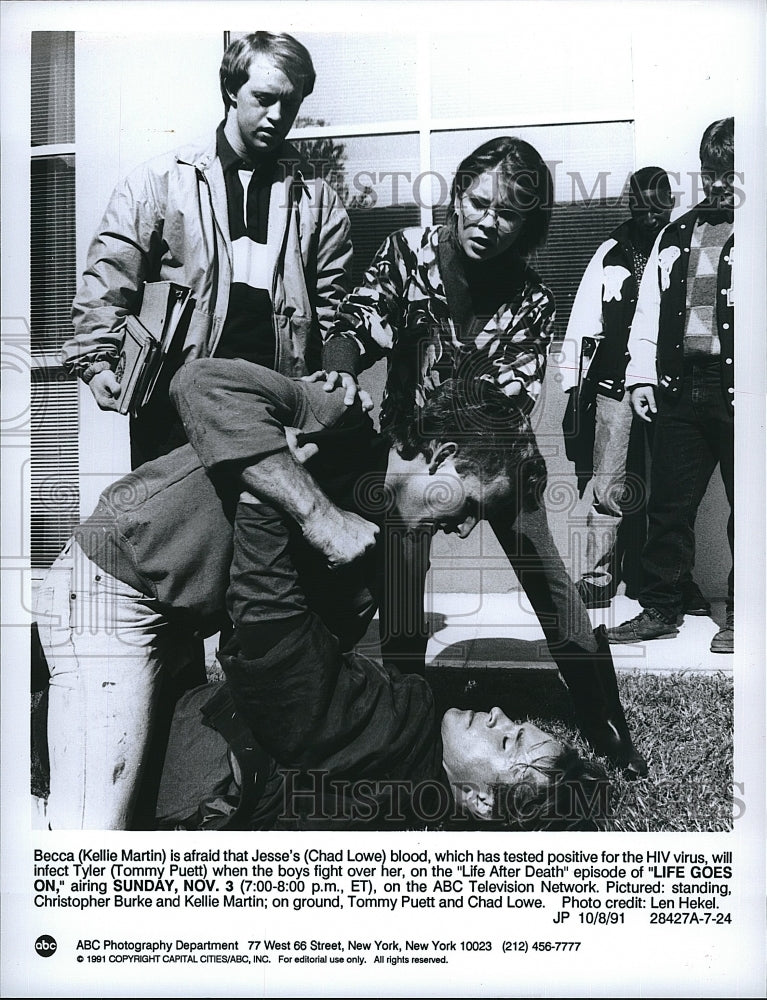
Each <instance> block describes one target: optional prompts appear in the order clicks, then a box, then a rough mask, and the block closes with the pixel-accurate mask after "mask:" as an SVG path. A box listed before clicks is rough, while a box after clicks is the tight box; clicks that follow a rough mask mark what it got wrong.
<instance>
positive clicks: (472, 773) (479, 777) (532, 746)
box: [442, 708, 563, 816]
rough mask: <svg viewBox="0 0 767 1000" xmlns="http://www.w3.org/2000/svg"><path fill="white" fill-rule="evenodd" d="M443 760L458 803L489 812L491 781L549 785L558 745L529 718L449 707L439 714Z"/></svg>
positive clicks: (478, 810)
mask: <svg viewBox="0 0 767 1000" xmlns="http://www.w3.org/2000/svg"><path fill="white" fill-rule="evenodd" d="M442 746H443V751H442V759H443V762H444V765H445V771H446V772H447V775H448V778H449V779H450V782H451V784H452V785H453V787H454V789H455V790H456V798H457V800H458V802H459V804H461V805H463V806H464V807H466V808H468V809H469V810H470V811H471V812H473V813H474V814H475V815H478V816H483V815H489V813H490V811H491V808H492V802H493V799H492V786H494V785H496V784H506V785H518V784H522V783H526V784H528V785H529V786H530V787H531V788H537V787H538V786H540V785H543V784H548V782H549V781H550V778H549V775H548V774H547V773H546V768H550V767H551V766H552V765H553V763H554V761H555V760H556V759H557V758H558V757H559V756H560V754H561V753H562V751H563V747H562V744H561V743H559V742H558V741H557V740H555V739H554V737H553V736H551V735H550V734H549V733H545V732H544V731H543V730H542V729H538V728H537V727H536V726H534V725H533V724H532V723H530V722H524V723H518V722H512V721H511V719H509V717H508V716H507V715H505V714H504V713H503V712H502V711H501V710H500V708H492V709H491V710H490V711H489V712H470V711H460V710H459V709H457V708H451V709H450V710H449V711H448V712H446V713H445V715H444V717H443V719H442Z"/></svg>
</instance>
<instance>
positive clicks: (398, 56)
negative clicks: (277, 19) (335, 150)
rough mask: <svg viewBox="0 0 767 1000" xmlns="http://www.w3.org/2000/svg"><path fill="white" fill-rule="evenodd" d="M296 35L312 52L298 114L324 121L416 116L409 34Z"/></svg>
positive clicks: (413, 45)
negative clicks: (311, 80)
mask: <svg viewBox="0 0 767 1000" xmlns="http://www.w3.org/2000/svg"><path fill="white" fill-rule="evenodd" d="M298 40H299V41H300V42H301V43H302V44H303V45H305V46H306V47H307V49H308V50H309V52H310V53H311V56H312V62H313V63H314V68H315V70H316V71H317V84H316V86H315V88H314V93H313V94H310V95H309V97H307V99H306V100H305V101H304V103H303V105H302V106H301V115H302V116H307V117H309V118H320V119H322V120H323V121H324V122H325V123H326V124H327V125H346V124H347V123H348V124H352V123H354V122H385V121H401V120H402V119H408V120H410V119H414V118H415V116H416V107H417V105H416V42H415V39H414V38H412V37H409V38H403V37H402V36H400V35H357V34H350V35H339V34H332V35H320V34H301V36H300V37H299V39H298ZM296 124H297V125H299V126H300V124H301V122H300V121H299V122H297V123H296Z"/></svg>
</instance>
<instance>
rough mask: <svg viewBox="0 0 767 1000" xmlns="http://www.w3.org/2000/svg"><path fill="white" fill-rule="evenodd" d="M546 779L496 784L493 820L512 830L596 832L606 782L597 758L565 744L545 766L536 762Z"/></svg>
mask: <svg viewBox="0 0 767 1000" xmlns="http://www.w3.org/2000/svg"><path fill="white" fill-rule="evenodd" d="M536 771H537V772H538V773H539V774H544V775H546V777H548V779H549V780H548V781H547V782H540V781H533V780H530V781H525V780H524V779H523V780H521V781H519V780H517V781H514V782H509V783H502V782H499V783H498V784H496V785H494V786H493V790H494V792H495V800H494V808H493V818H494V819H495V821H496V822H498V823H500V824H501V825H502V826H504V827H505V828H506V829H510V830H520V831H523V830H598V829H600V827H601V826H602V824H603V822H604V819H605V818H606V816H607V815H608V813H609V804H610V783H609V781H608V780H607V772H606V771H605V770H604V768H603V767H602V766H601V764H598V763H597V762H596V761H593V760H586V759H585V758H584V757H581V756H580V755H579V754H578V751H577V750H575V748H574V747H571V746H565V747H564V749H563V751H562V753H561V754H560V755H559V757H557V758H556V759H555V760H554V761H553V762H552V763H551V765H549V766H548V767H541V766H536Z"/></svg>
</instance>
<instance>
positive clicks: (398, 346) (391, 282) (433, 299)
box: [323, 226, 555, 426]
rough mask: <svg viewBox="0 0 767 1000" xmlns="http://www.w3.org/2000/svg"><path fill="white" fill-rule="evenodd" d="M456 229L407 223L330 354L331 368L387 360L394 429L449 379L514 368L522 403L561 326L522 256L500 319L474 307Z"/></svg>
mask: <svg viewBox="0 0 767 1000" xmlns="http://www.w3.org/2000/svg"><path fill="white" fill-rule="evenodd" d="M450 239H451V236H450V227H449V226H434V227H429V228H426V229H420V228H411V229H403V230H400V231H399V232H396V233H393V234H392V235H391V236H389V237H388V238H387V239H386V241H385V242H384V244H383V245H382V246H381V248H380V249H379V251H378V253H377V254H376V256H375V258H374V260H373V262H372V263H371V265H370V267H369V268H368V270H367V272H366V274H365V277H364V281H363V284H362V285H361V286H360V287H358V288H356V289H355V290H354V291H353V292H351V293H350V294H349V295H347V296H346V298H344V299H343V301H342V302H341V305H340V306H339V308H338V312H337V313H336V318H335V320H334V323H333V325H332V327H331V329H330V333H329V337H328V340H327V341H326V344H325V349H324V352H323V366H324V367H325V369H326V370H337V371H351V372H353V373H354V374H357V373H358V372H360V371H364V370H365V369H366V368H369V367H370V366H371V365H372V364H374V363H375V362H376V361H378V360H379V359H380V358H382V357H386V359H387V362H388V377H387V383H386V391H385V394H384V402H383V406H382V411H381V425H382V426H386V424H387V423H390V422H391V421H392V420H396V419H397V418H398V416H400V415H401V414H405V413H409V412H412V408H413V404H414V403H415V404H417V405H422V404H423V401H424V399H425V398H426V397H427V396H428V395H429V393H430V391H431V390H432V389H433V388H435V387H436V386H437V385H439V384H440V382H442V381H444V380H445V379H447V378H450V377H475V378H476V377H491V378H494V379H497V378H498V377H499V376H500V375H502V374H507V373H509V372H513V379H512V380H510V381H508V382H505V384H504V385H503V386H502V388H504V390H505V391H506V392H507V393H508V392H509V389H510V388H511V386H512V385H513V384H514V382H515V381H516V382H519V383H520V384H521V386H522V390H523V392H522V399H521V402H522V404H523V406H526V407H527V408H528V409H532V406H533V404H534V403H535V400H536V399H537V398H538V395H539V393H540V389H541V383H542V381H543V376H544V372H545V367H546V359H547V354H548V350H549V346H550V342H551V336H552V330H553V324H554V308H555V307H554V297H553V295H552V293H551V292H550V291H549V289H548V288H546V287H545V286H544V285H543V284H542V283H541V281H540V279H539V277H538V275H537V274H536V273H535V272H534V271H533V270H532V268H530V267H529V266H527V264H526V263H525V262H524V261H523V260H521V259H520V258H518V257H514V258H513V259H512V261H511V263H510V265H509V270H508V274H504V276H503V289H502V290H503V295H502V298H503V301H502V302H501V304H500V307H499V308H497V309H496V311H495V312H494V314H493V315H492V316H490V317H489V318H488V317H485V318H484V319H478V318H477V317H475V316H474V315H473V314H472V307H471V299H470V297H469V293H468V285H467V281H466V277H465V275H464V274H463V269H462V267H461V265H460V263H457V264H454V266H446V265H447V262H449V261H451V260H452V261H453V262H455V260H456V257H457V256H458V257H459V256H460V255H456V253H455V250H453V251H452V254H451V251H450V248H449V247H450Z"/></svg>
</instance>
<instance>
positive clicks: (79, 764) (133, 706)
mask: <svg viewBox="0 0 767 1000" xmlns="http://www.w3.org/2000/svg"><path fill="white" fill-rule="evenodd" d="M36 615H37V619H38V627H39V630H40V638H41V642H42V644H43V648H44V650H45V654H46V658H47V660H48V665H49V669H50V673H51V678H50V689H49V698H50V702H49V710H48V744H49V752H50V765H51V786H50V798H49V808H48V816H49V819H50V823H51V826H52V828H53V829H95V830H121V829H126V828H127V827H128V826H129V824H130V819H131V813H132V808H133V804H134V800H135V796H136V793H137V790H138V785H139V780H140V777H141V772H142V768H143V765H144V760H145V752H146V747H147V745H148V741H149V737H150V734H151V728H152V713H153V709H154V705H155V701H156V696H157V692H158V690H159V680H160V671H161V668H162V665H163V661H164V660H166V659H168V660H170V658H171V657H173V658H174V659H179V658H183V656H184V653H185V650H184V649H183V648H182V646H181V644H180V643H179V642H178V635H177V633H176V630H174V629H171V628H170V626H169V625H168V622H167V620H166V619H165V618H164V616H163V615H162V614H161V613H160V612H159V611H158V610H157V607H156V602H155V601H154V600H153V599H151V598H147V597H145V596H144V595H143V594H140V593H138V592H137V591H135V590H133V588H131V587H128V586H127V585H126V584H123V583H122V582H121V581H119V580H116V579H115V578H114V577H112V576H110V575H109V574H108V573H106V572H104V571H103V570H101V569H100V568H99V567H98V566H97V565H96V564H95V563H93V562H91V561H90V560H89V559H88V558H87V556H85V554H84V553H83V552H82V550H81V549H80V548H79V546H77V545H76V544H74V543H70V545H69V546H67V548H66V549H65V551H64V553H62V555H61V556H60V557H59V559H57V560H56V562H55V563H54V564H53V567H52V568H51V570H50V572H49V574H48V576H47V577H46V579H45V580H44V581H43V583H42V585H41V587H40V591H39V593H38V599H37V602H36ZM171 632H172V633H173V635H171Z"/></svg>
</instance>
